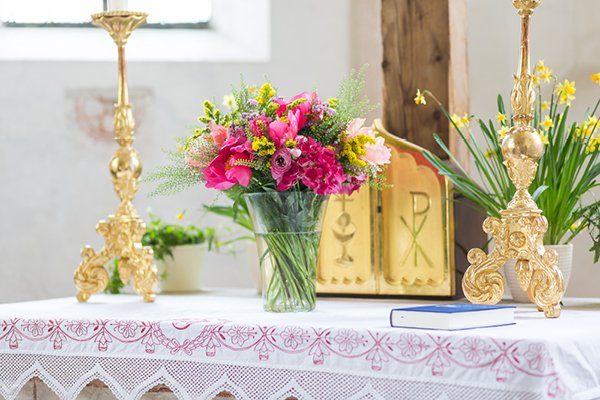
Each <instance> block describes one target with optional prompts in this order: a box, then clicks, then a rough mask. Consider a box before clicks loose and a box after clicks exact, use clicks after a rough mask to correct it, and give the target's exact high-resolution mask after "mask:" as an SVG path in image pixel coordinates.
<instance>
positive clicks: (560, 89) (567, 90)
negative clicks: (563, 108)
mask: <svg viewBox="0 0 600 400" xmlns="http://www.w3.org/2000/svg"><path fill="white" fill-rule="evenodd" d="M576 91H577V89H576V88H575V82H570V81H569V80H568V79H565V81H564V82H563V83H558V84H557V85H556V89H555V93H556V95H557V96H558V101H559V102H560V104H567V105H569V106H570V105H571V102H572V101H573V100H575V92H576Z"/></svg>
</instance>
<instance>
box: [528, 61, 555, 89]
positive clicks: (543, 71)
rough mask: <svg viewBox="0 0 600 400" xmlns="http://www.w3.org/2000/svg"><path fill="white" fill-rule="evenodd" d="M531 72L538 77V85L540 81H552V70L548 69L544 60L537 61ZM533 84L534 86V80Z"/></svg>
mask: <svg viewBox="0 0 600 400" xmlns="http://www.w3.org/2000/svg"><path fill="white" fill-rule="evenodd" d="M533 71H534V73H535V75H534V76H537V77H538V83H539V80H540V79H542V80H543V81H544V82H546V83H550V80H551V79H552V70H551V69H550V67H548V66H546V64H544V60H540V61H538V62H537V64H536V65H535V68H534V70H533ZM534 84H536V82H535V78H534Z"/></svg>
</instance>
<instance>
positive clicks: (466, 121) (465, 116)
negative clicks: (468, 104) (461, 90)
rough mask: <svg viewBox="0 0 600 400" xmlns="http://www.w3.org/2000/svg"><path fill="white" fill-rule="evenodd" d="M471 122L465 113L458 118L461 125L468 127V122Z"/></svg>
mask: <svg viewBox="0 0 600 400" xmlns="http://www.w3.org/2000/svg"><path fill="white" fill-rule="evenodd" d="M470 120H471V117H469V116H468V115H467V114H466V113H465V114H464V115H463V116H462V117H460V122H462V123H463V125H465V126H468V125H469V121H470Z"/></svg>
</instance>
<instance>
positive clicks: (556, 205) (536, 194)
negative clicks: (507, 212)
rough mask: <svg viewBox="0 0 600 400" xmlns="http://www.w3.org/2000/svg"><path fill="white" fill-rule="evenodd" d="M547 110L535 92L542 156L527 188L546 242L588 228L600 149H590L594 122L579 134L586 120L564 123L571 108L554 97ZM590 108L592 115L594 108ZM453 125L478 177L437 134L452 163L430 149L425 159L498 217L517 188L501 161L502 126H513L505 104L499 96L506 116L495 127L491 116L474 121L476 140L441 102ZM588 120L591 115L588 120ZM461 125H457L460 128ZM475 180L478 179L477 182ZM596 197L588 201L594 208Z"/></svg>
mask: <svg viewBox="0 0 600 400" xmlns="http://www.w3.org/2000/svg"><path fill="white" fill-rule="evenodd" d="M548 104H549V107H548V113H547V114H545V110H543V108H542V96H541V93H540V92H538V96H537V102H536V105H535V115H534V120H533V124H534V126H536V127H539V128H540V130H541V131H540V133H541V134H542V136H543V138H544V139H546V140H547V145H546V149H545V152H544V155H543V156H542V158H541V159H540V160H539V168H538V170H537V174H536V176H535V179H534V181H533V183H532V184H531V187H530V192H531V193H532V196H533V198H534V199H535V200H536V202H537V204H538V206H539V207H540V209H541V210H542V212H543V214H544V215H545V216H546V218H547V219H548V231H547V233H546V235H545V237H544V243H545V244H561V243H569V242H570V241H571V240H572V239H573V237H574V236H575V235H576V234H577V233H579V232H580V231H581V230H583V229H585V228H587V227H588V226H590V223H591V222H590V219H589V218H587V219H586V218H584V216H585V211H586V210H588V208H587V207H588V206H586V205H585V204H584V203H583V201H584V196H585V195H586V194H589V193H591V191H592V189H593V188H595V187H598V186H599V185H600V184H599V183H598V177H599V176H600V163H599V162H598V156H599V153H600V152H599V151H595V150H596V149H595V148H593V147H591V144H592V143H593V140H594V132H595V130H596V125H597V124H594V125H593V126H590V125H589V123H588V125H587V129H588V132H587V134H585V133H582V130H583V128H582V127H585V126H586V123H585V122H584V123H582V124H577V123H568V122H567V121H568V117H569V106H568V105H567V106H561V105H560V101H559V100H558V99H557V98H556V97H555V96H554V95H553V96H552V97H551V100H550V101H549V103H547V105H548ZM598 104H600V102H599V103H597V104H596V106H595V107H594V108H593V110H592V111H591V113H590V114H589V115H590V116H593V115H594V113H595V112H596V111H597V109H598ZM440 107H441V108H442V109H443V112H444V113H445V114H446V116H447V117H448V119H449V120H450V121H451V123H452V125H453V126H454V128H455V129H456V131H457V133H458V134H459V137H460V138H461V142H462V143H463V144H464V145H465V147H466V148H467V150H468V152H469V154H470V156H471V158H472V160H473V161H474V165H475V170H476V176H475V177H474V176H470V175H469V174H468V173H467V172H466V171H467V169H466V168H465V167H464V166H463V165H461V163H460V162H459V161H458V160H457V159H456V158H455V157H454V155H453V154H452V153H451V152H450V150H449V149H448V147H447V146H446V145H445V144H444V143H443V142H442V140H441V139H440V138H439V136H437V135H435V140H436V142H437V143H438V144H439V145H440V147H441V148H442V149H443V150H444V152H445V153H446V154H447V155H448V157H449V159H450V161H451V163H452V164H453V167H454V168H453V167H451V166H450V165H448V164H446V163H445V162H444V161H442V160H441V159H440V158H438V157H436V156H435V155H433V154H432V153H430V152H426V153H425V156H426V157H427V159H428V160H429V161H430V162H431V163H432V164H433V165H435V166H436V167H437V168H438V169H439V170H440V173H441V174H443V175H445V176H447V177H448V178H449V179H450V180H451V181H452V183H453V184H454V186H455V189H456V191H457V192H458V193H459V194H461V195H463V196H464V197H466V198H467V199H469V200H471V201H472V202H473V203H474V204H476V205H477V206H478V207H479V208H480V209H481V210H483V211H484V212H486V213H487V214H488V215H490V216H495V217H498V216H499V215H500V211H501V210H503V209H505V208H506V206H507V205H508V202H509V201H510V199H511V198H512V196H513V194H514V192H515V187H514V186H513V184H512V182H511V181H510V179H509V177H508V173H507V170H506V168H505V166H504V165H503V158H502V152H501V130H502V133H504V132H506V131H507V130H508V128H510V127H511V126H512V122H511V121H512V118H511V117H512V116H511V115H508V114H507V113H506V111H505V107H504V102H503V100H502V97H501V96H498V111H499V113H501V114H504V115H506V117H507V120H506V122H504V123H503V124H501V126H500V127H499V128H496V126H495V125H494V123H493V122H492V121H491V120H489V121H488V122H487V123H486V122H485V121H484V120H482V119H477V120H476V121H477V125H478V127H479V129H480V131H481V133H482V134H483V135H482V137H483V141H482V144H478V141H477V140H476V138H475V136H474V135H473V133H472V131H471V129H470V126H469V124H466V126H464V125H463V124H462V123H460V124H457V121H456V118H452V117H451V116H450V115H449V114H448V112H447V111H446V110H445V109H444V108H443V107H442V106H441V104H440ZM546 118H549V119H550V121H551V123H550V122H548V125H551V126H542V121H546ZM588 121H589V119H588ZM458 125H461V126H458ZM476 178H478V180H479V181H480V182H481V184H480V183H478V182H477V180H476ZM597 205H598V201H595V202H593V203H592V206H597Z"/></svg>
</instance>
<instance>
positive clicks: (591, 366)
mask: <svg viewBox="0 0 600 400" xmlns="http://www.w3.org/2000/svg"><path fill="white" fill-rule="evenodd" d="M423 303H426V302H423V301H420V302H419V301H408V300H390V299H388V300H367V299H333V298H327V299H322V298H320V299H319V300H318V302H317V309H316V310H315V311H313V312H311V313H297V314H272V313H266V312H264V311H262V307H261V299H260V298H259V297H258V296H256V295H254V294H252V293H251V292H250V291H244V290H238V291H235V290H215V291H208V292H206V293H202V294H196V295H159V296H158V297H157V300H156V302H155V303H154V304H145V303H142V302H141V300H140V299H139V297H137V296H129V295H118V296H114V295H113V296H108V295H96V296H93V297H92V298H91V299H90V301H89V303H85V304H79V303H77V301H76V300H75V298H74V297H72V298H64V299H53V300H44V301H34V302H26V303H16V304H3V305H0V395H2V396H3V397H5V398H6V399H13V398H15V396H16V395H17V393H18V392H19V390H20V388H21V387H22V386H23V385H24V384H25V383H26V382H27V381H29V380H30V379H31V378H33V377H39V378H41V379H42V380H43V381H44V382H45V383H46V384H47V385H48V386H49V387H50V388H51V389H52V390H53V391H54V392H56V393H57V394H58V396H59V397H60V398H62V399H74V398H75V397H76V396H77V394H78V393H79V392H80V391H81V390H82V389H83V388H84V387H85V386H86V385H87V384H88V383H89V382H90V381H92V380H94V379H99V380H101V381H102V382H104V383H105V384H106V385H108V387H109V388H110V390H111V391H112V392H113V393H114V394H115V396H116V397H117V398H118V399H136V398H139V397H140V396H141V395H142V394H143V393H145V392H147V391H148V390H150V389H151V388H153V387H154V386H156V385H157V384H165V385H166V386H168V387H169V388H170V389H171V390H172V391H173V393H174V394H175V395H176V396H177V397H178V398H181V399H212V398H213V397H215V396H216V395H217V394H219V393H221V392H223V391H227V392H229V393H231V394H233V395H234V396H235V398H236V399H251V400H258V399H260V400H262V399H286V398H289V397H295V398H298V399H301V400H304V399H356V400H361V399H365V400H366V399H386V400H387V399H439V400H442V399H458V400H470V399H473V400H494V399H498V400H508V399H551V398H555V399H577V400H584V399H596V398H600V300H597V301H594V300H571V299H566V300H565V308H564V310H563V314H562V316H561V317H560V318H559V319H557V320H548V319H545V318H544V317H543V314H542V313H538V312H537V311H536V310H535V309H534V308H533V307H532V306H530V305H526V306H522V307H519V308H518V309H517V311H516V321H517V324H516V325H512V326H505V327H496V328H486V329H475V330H466V331H457V332H446V331H431V330H410V329H397V328H390V327H389V311H390V309H391V308H392V307H397V306H402V305H409V304H423Z"/></svg>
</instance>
